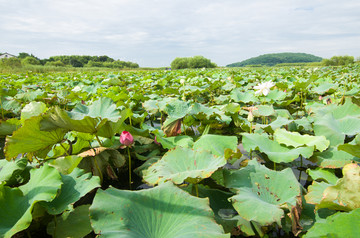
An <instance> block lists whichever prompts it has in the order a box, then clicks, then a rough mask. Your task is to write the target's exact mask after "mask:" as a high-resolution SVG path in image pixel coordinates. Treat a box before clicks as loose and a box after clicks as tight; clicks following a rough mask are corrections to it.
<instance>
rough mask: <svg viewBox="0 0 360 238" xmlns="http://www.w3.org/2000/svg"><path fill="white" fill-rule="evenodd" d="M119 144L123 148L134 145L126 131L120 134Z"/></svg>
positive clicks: (132, 139) (131, 137)
mask: <svg viewBox="0 0 360 238" xmlns="http://www.w3.org/2000/svg"><path fill="white" fill-rule="evenodd" d="M120 143H121V144H123V145H125V146H131V145H132V144H133V143H134V138H133V136H132V135H131V134H130V132H128V131H123V132H121V135H120Z"/></svg>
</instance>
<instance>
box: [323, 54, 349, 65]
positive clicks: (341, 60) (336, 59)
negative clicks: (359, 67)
mask: <svg viewBox="0 0 360 238" xmlns="http://www.w3.org/2000/svg"><path fill="white" fill-rule="evenodd" d="M322 63H323V64H324V65H326V66H339V65H348V64H353V63H354V57H353V56H348V55H344V56H333V57H331V58H330V59H324V60H323V61H322Z"/></svg>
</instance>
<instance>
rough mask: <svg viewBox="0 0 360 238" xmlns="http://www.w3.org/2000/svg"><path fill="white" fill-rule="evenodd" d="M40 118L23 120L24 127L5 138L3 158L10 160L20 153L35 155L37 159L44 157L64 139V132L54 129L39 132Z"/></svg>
mask: <svg viewBox="0 0 360 238" xmlns="http://www.w3.org/2000/svg"><path fill="white" fill-rule="evenodd" d="M42 119H43V118H42V116H36V117H32V118H30V119H28V120H25V122H24V125H23V126H22V127H20V128H19V129H18V130H17V131H15V132H14V133H13V135H12V136H8V137H6V144H5V149H4V150H5V156H6V159H8V160H9V159H12V158H14V157H16V156H18V155H19V154H22V153H35V154H36V155H38V156H39V157H45V156H46V154H47V152H49V151H50V149H51V147H52V146H53V145H55V144H57V143H59V142H61V141H62V140H63V138H64V135H65V131H64V130H63V129H59V128H58V129H56V130H52V131H41V130H40V121H41V120H42Z"/></svg>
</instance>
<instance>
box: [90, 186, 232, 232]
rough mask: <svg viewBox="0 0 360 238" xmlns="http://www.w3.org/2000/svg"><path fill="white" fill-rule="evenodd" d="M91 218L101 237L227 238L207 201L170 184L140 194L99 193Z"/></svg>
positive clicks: (142, 191) (99, 191)
mask: <svg viewBox="0 0 360 238" xmlns="http://www.w3.org/2000/svg"><path fill="white" fill-rule="evenodd" d="M90 217H91V224H92V226H93V228H94V230H95V233H97V234H99V235H100V237H134V238H135V237H138V238H149V237H150V238H151V237H152V238H163V237H169V236H170V237H174V238H178V237H184V238H185V237H230V235H229V234H224V232H223V230H222V228H221V226H220V225H218V224H216V222H215V221H214V214H213V212H212V210H211V209H210V207H209V202H208V199H203V198H197V197H193V196H191V195H190V194H188V193H187V192H184V191H182V190H181V189H179V188H177V187H176V186H174V185H173V184H172V183H170V182H167V183H165V184H162V185H160V186H157V187H155V188H151V189H146V190H141V191H126V190H118V189H115V188H109V189H107V190H105V191H104V190H98V191H97V193H96V196H95V198H94V202H93V204H92V205H91V207H90Z"/></svg>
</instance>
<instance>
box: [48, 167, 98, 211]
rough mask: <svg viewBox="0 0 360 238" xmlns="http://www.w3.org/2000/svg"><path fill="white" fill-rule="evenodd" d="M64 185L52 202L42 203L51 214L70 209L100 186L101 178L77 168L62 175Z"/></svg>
mask: <svg viewBox="0 0 360 238" xmlns="http://www.w3.org/2000/svg"><path fill="white" fill-rule="evenodd" d="M61 177H62V181H63V185H62V187H61V190H60V194H59V195H58V196H57V197H56V198H55V199H54V200H52V201H51V202H48V203H42V204H41V205H42V206H44V207H45V208H46V209H47V212H48V213H49V214H51V215H56V214H60V213H62V212H63V211H65V210H66V209H68V210H70V204H73V203H75V202H76V201H78V200H79V199H80V198H81V197H83V196H84V195H85V194H87V193H88V192H90V191H91V190H93V189H94V188H97V187H100V179H99V177H97V176H94V177H92V175H91V173H86V174H85V173H84V171H83V170H82V169H79V168H75V169H74V170H73V172H72V173H71V174H69V175H61Z"/></svg>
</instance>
